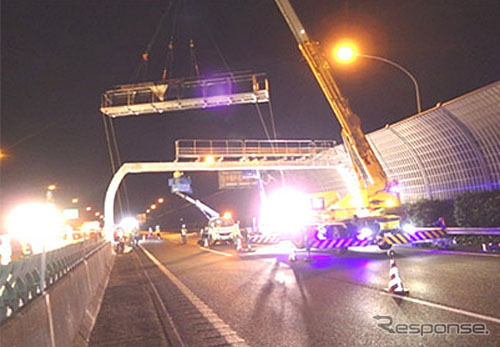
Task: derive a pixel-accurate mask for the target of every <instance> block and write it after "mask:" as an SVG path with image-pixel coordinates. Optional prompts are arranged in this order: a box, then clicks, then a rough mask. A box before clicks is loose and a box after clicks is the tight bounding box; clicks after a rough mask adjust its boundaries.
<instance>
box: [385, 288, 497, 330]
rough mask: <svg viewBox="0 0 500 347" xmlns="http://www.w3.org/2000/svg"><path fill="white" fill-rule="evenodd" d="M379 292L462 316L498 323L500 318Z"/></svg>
mask: <svg viewBox="0 0 500 347" xmlns="http://www.w3.org/2000/svg"><path fill="white" fill-rule="evenodd" d="M381 293H382V294H383V295H387V296H391V297H393V298H398V299H401V300H406V301H410V302H413V303H415V304H421V305H425V306H429V307H434V308H439V309H441V310H444V311H449V312H453V313H458V314H462V315H464V316H469V317H472V318H478V319H482V320H486V321H489V322H493V323H497V324H500V318H496V317H491V316H486V315H484V314H480V313H475V312H470V311H466V310H462V309H459V308H455V307H450V306H446V305H442V304H436V303H434V302H430V301H425V300H422V299H417V298H411V297H409V296H401V295H397V294H392V293H387V292H383V291H382V292H381Z"/></svg>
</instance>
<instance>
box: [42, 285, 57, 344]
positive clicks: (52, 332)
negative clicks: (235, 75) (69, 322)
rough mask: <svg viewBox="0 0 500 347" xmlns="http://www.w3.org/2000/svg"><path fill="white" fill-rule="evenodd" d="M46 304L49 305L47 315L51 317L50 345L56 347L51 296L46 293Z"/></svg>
mask: <svg viewBox="0 0 500 347" xmlns="http://www.w3.org/2000/svg"><path fill="white" fill-rule="evenodd" d="M44 295H45V304H46V305H47V315H48V316H49V335H50V343H51V345H52V347H56V338H55V334H54V319H53V317H52V305H51V304H50V296H49V293H47V292H45V293H44Z"/></svg>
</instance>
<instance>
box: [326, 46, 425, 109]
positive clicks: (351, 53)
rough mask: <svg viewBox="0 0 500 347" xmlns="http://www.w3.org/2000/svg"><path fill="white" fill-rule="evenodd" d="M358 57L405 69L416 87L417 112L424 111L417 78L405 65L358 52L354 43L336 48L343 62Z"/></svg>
mask: <svg viewBox="0 0 500 347" xmlns="http://www.w3.org/2000/svg"><path fill="white" fill-rule="evenodd" d="M357 57H361V58H368V59H372V60H378V61H381V62H384V63H387V64H389V65H392V66H394V67H395V68H398V69H399V70H401V71H403V72H404V73H405V74H406V76H408V77H409V78H410V79H411V81H412V82H413V86H414V87H415V99H416V103H417V112H418V113H420V112H422V107H421V102H420V90H419V87H418V83H417V80H416V78H415V77H414V76H413V75H412V74H411V73H410V71H408V70H407V69H405V68H404V67H402V66H401V65H399V64H398V63H396V62H394V61H392V60H389V59H387V58H383V57H378V56H375V55H368V54H362V53H358V52H357V51H356V49H355V48H354V47H353V46H352V45H340V46H337V47H336V48H335V59H336V60H337V61H339V62H341V63H351V62H353V61H354V60H355V59H356V58H357Z"/></svg>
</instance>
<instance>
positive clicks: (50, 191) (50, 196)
mask: <svg viewBox="0 0 500 347" xmlns="http://www.w3.org/2000/svg"><path fill="white" fill-rule="evenodd" d="M56 189H57V186H56V185H55V184H50V185H48V186H47V193H46V194H45V199H46V201H47V202H48V203H54V193H53V192H54V191H55V190H56Z"/></svg>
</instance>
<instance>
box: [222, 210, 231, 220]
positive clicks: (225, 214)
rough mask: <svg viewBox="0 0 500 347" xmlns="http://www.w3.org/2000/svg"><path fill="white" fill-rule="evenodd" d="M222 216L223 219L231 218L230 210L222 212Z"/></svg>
mask: <svg viewBox="0 0 500 347" xmlns="http://www.w3.org/2000/svg"><path fill="white" fill-rule="evenodd" d="M222 218H224V219H230V218H233V216H232V214H231V212H229V211H227V212H224V216H222Z"/></svg>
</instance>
